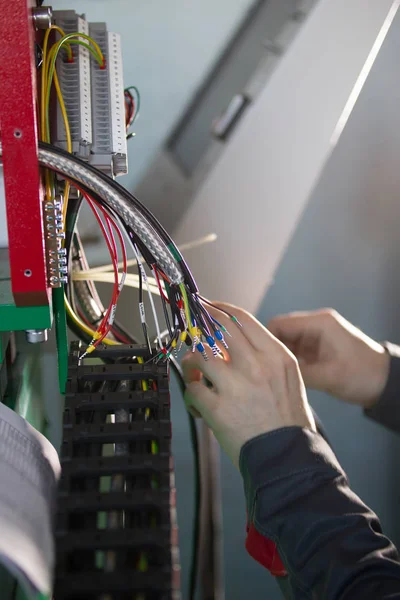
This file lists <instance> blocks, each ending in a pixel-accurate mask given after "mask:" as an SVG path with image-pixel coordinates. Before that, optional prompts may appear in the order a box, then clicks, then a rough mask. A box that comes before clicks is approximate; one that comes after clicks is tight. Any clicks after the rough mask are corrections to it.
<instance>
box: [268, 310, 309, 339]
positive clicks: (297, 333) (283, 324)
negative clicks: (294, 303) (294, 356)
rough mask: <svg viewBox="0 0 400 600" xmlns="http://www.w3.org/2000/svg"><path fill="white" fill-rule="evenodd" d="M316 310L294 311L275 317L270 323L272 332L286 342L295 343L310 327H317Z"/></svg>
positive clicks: (269, 327)
mask: <svg viewBox="0 0 400 600" xmlns="http://www.w3.org/2000/svg"><path fill="white" fill-rule="evenodd" d="M316 314H317V313H314V312H293V313H289V314H287V315H280V316H278V317H275V318H274V319H272V320H271V321H270V322H269V323H268V329H269V330H270V332H271V333H272V334H273V335H274V336H275V337H277V338H278V339H279V340H281V341H282V342H284V343H292V344H295V343H296V342H297V341H298V340H299V339H300V338H301V337H302V335H304V333H305V331H306V330H307V329H309V328H310V327H313V326H314V327H315V326H316V322H315V317H316Z"/></svg>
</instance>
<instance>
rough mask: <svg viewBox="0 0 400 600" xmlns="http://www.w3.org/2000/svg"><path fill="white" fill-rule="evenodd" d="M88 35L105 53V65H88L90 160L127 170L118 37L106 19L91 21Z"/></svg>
mask: <svg viewBox="0 0 400 600" xmlns="http://www.w3.org/2000/svg"><path fill="white" fill-rule="evenodd" d="M89 33H90V36H91V37H92V38H93V39H94V40H95V41H96V42H97V43H98V45H99V46H100V48H101V51H102V52H103V54H104V57H105V65H106V68H105V69H102V68H101V67H100V66H99V64H98V63H96V61H94V60H92V61H91V62H90V65H91V86H92V123H93V146H92V152H91V156H90V162H91V164H92V165H93V166H94V167H96V168H98V169H100V170H101V171H104V172H105V173H107V174H108V175H111V176H113V177H116V176H118V175H124V174H125V173H127V172H128V161H127V147H126V129H125V100H124V82H123V74H122V54H121V40H120V36H119V35H118V34H116V33H111V32H109V31H107V26H106V24H105V23H90V24H89Z"/></svg>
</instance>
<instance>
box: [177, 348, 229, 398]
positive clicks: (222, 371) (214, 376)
mask: <svg viewBox="0 0 400 600" xmlns="http://www.w3.org/2000/svg"><path fill="white" fill-rule="evenodd" d="M182 369H183V377H184V380H185V382H186V383H188V384H190V383H198V382H199V380H200V379H201V377H205V378H206V379H207V380H208V381H210V383H211V384H212V385H213V386H214V387H215V388H216V389H218V390H222V389H223V385H224V382H225V381H226V378H227V376H228V377H229V376H230V375H228V371H229V366H228V364H227V362H226V361H225V360H224V359H222V358H216V359H215V360H208V361H205V360H204V358H203V357H202V355H201V354H200V353H199V352H187V353H186V355H185V356H184V357H183V360H182ZM199 373H200V374H201V377H200V378H199Z"/></svg>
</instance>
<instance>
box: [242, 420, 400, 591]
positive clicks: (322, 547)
mask: <svg viewBox="0 0 400 600" xmlns="http://www.w3.org/2000/svg"><path fill="white" fill-rule="evenodd" d="M240 467H241V472H242V475H243V478H244V483H245V492H246V499H247V509H248V518H249V523H250V526H251V529H250V534H252V535H253V537H254V535H260V534H261V536H263V537H264V538H268V539H269V540H272V541H273V542H275V544H276V547H277V551H278V553H279V556H280V558H281V559H282V563H283V566H284V568H285V569H286V571H287V573H288V579H289V582H288V583H289V587H290V589H291V591H292V595H293V597H294V598H311V597H315V598H324V600H330V599H335V600H336V599H337V598H340V599H343V600H344V599H346V600H347V599H350V598H351V600H358V598H363V599H369V598H371V599H372V598H374V600H375V599H376V598H378V597H379V598H389V597H390V598H397V597H399V598H400V565H399V564H398V563H397V560H398V555H397V551H396V549H395V548H394V546H393V544H392V543H391V542H390V541H389V540H388V539H387V538H386V537H385V536H383V535H382V533H381V528H380V524H379V521H378V519H377V517H376V515H375V514H374V513H373V512H372V511H371V510H370V509H369V508H368V507H367V506H365V504H363V503H362V502H361V500H360V499H359V498H358V497H357V496H356V495H355V494H353V492H352V491H351V490H350V488H349V486H348V483H347V479H346V476H345V474H344V472H343V470H342V469H341V467H340V465H339V463H338V462H337V460H336V458H335V456H334V454H333V452H332V450H331V449H330V447H329V446H328V445H327V444H326V442H324V440H323V439H322V438H321V437H320V436H319V435H318V434H314V433H312V432H311V431H308V430H304V429H300V428H298V427H291V428H286V429H280V430H277V431H274V432H271V433H269V434H266V435H263V436H260V437H258V438H256V439H254V440H251V441H250V442H248V443H247V444H246V445H245V446H244V447H243V448H242V452H241V457H240ZM252 532H253V533H252ZM253 545H254V542H253ZM256 545H257V544H256ZM248 549H249V551H250V553H252V548H251V544H250V547H248ZM256 550H257V549H256ZM256 554H257V551H256ZM258 554H259V553H258ZM256 558H258V559H259V558H260V554H259V555H258V557H257V556H256ZM277 564H278V561H277V560H275V565H277ZM275 574H277V573H275ZM397 594H398V595H397Z"/></svg>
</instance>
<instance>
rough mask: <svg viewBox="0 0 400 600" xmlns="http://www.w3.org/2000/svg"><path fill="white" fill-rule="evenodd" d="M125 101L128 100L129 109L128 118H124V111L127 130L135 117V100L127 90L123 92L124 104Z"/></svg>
mask: <svg viewBox="0 0 400 600" xmlns="http://www.w3.org/2000/svg"><path fill="white" fill-rule="evenodd" d="M126 100H128V102H127V104H128V108H129V112H128V118H126V110H125V120H126V128H127V129H128V128H129V127H130V126H131V125H132V122H133V118H134V116H135V109H136V106H135V100H134V98H133V96H132V94H131V93H130V91H129V90H127V91H126V92H125V102H126Z"/></svg>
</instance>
